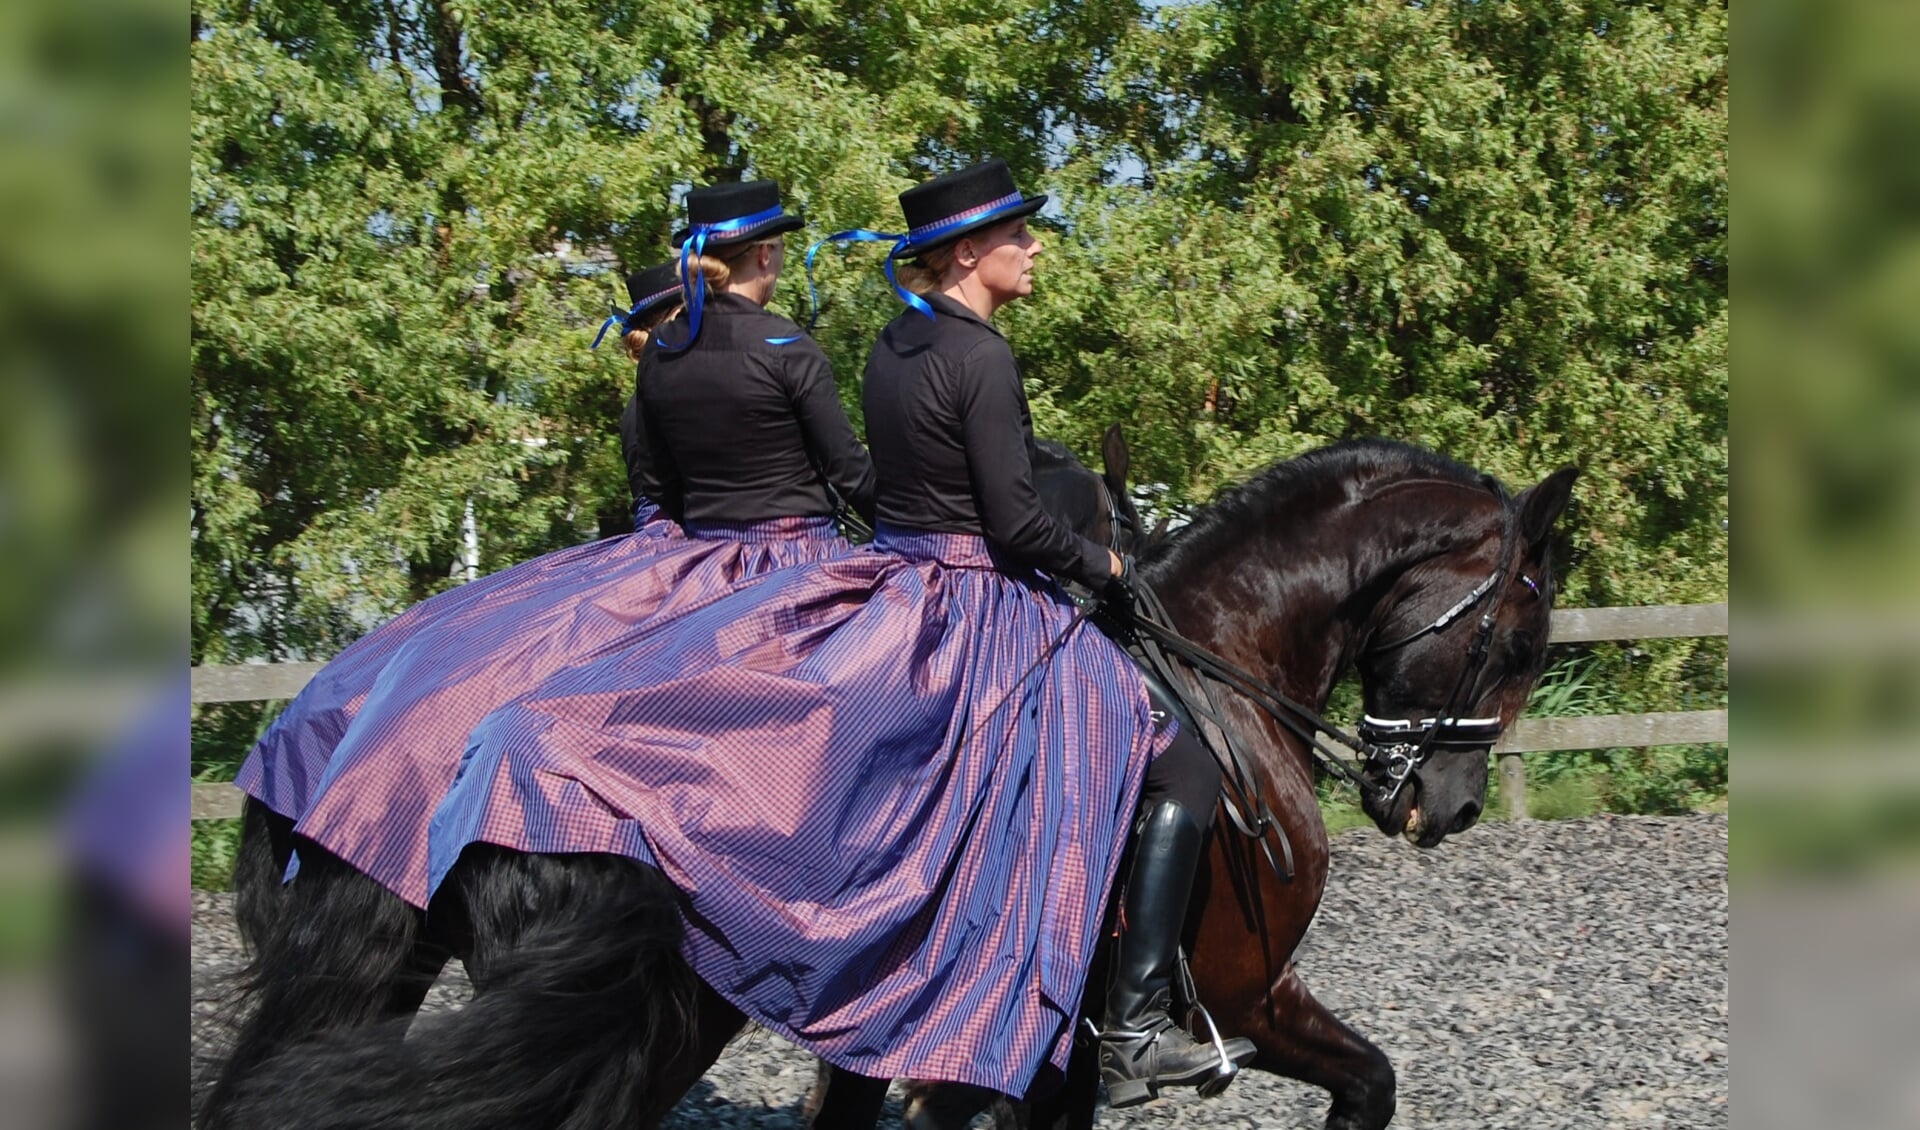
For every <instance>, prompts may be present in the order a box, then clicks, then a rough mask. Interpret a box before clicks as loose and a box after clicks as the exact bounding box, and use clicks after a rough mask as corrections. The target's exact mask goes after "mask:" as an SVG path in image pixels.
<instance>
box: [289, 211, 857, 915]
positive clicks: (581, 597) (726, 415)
mask: <svg viewBox="0 0 1920 1130" xmlns="http://www.w3.org/2000/svg"><path fill="white" fill-rule="evenodd" d="M687 210H688V215H689V218H690V220H691V221H692V226H691V229H690V231H689V232H688V233H683V234H682V240H683V241H690V246H689V247H688V248H687V252H686V254H684V255H683V256H682V270H683V286H684V287H685V288H686V291H687V293H686V296H685V300H686V310H685V312H684V313H683V314H682V315H681V316H680V317H677V318H674V319H672V320H670V321H668V322H667V323H665V324H664V325H662V326H660V327H659V328H658V329H657V330H656V332H655V333H654V335H653V341H652V342H650V343H649V345H648V346H647V348H646V351H645V354H644V356H643V359H642V360H641V362H640V372H639V379H640V386H641V396H642V400H643V402H644V420H645V426H644V431H645V433H646V437H647V445H648V447H649V451H648V452H647V453H646V454H645V455H644V456H643V457H642V459H641V463H642V466H641V468H640V471H641V473H640V474H639V475H638V476H636V477H637V478H638V479H639V480H640V483H641V485H642V488H643V493H644V495H645V497H648V498H651V499H653V500H655V501H656V502H658V503H659V504H660V505H661V506H662V508H663V509H665V510H667V512H668V513H669V515H670V516H672V517H673V518H674V519H675V520H676V521H679V522H680V523H681V524H682V526H683V527H684V528H685V533H686V536H685V537H679V536H664V537H642V536H636V537H629V538H625V539H615V540H616V542H617V543H619V544H623V545H626V546H629V547H634V548H632V549H629V550H626V551H623V552H607V551H602V550H598V549H596V547H595V546H587V547H581V548H580V549H577V550H567V551H562V552H561V553H558V554H550V555H548V556H547V557H545V558H540V559H538V561H537V562H529V563H528V565H525V566H520V567H519V569H520V570H523V571H526V572H527V576H526V577H525V578H524V583H520V584H515V585H514V586H511V587H510V589H509V590H507V591H496V592H494V593H491V594H489V595H488V597H486V598H484V599H483V600H481V601H480V602H477V604H475V605H472V606H470V607H469V608H467V609H463V610H462V614H461V615H460V616H458V617H457V618H456V619H455V620H454V621H453V622H451V623H448V622H444V621H436V622H435V623H434V624H432V625H430V626H428V627H427V628H424V629H422V630H421V631H419V632H418V633H416V634H415V636H414V638H413V639H411V640H409V641H408V642H407V644H406V645H405V646H404V647H402V648H401V649H400V651H399V652H398V653H397V654H396V655H395V656H394V658H393V659H392V660H391V661H390V662H389V663H388V664H387V667H386V669H385V671H384V672H383V673H382V674H381V676H380V678H379V680H378V681H377V682H376V683H375V685H374V686H373V688H372V691H371V693H370V694H369V695H368V696H367V699H366V702H365V704H364V705H363V706H362V707H361V708H360V710H359V712H358V714H357V716H356V717H355V718H354V719H353V722H352V724H351V725H350V726H349V727H348V728H347V730H346V732H345V734H344V736H343V737H342V738H341V739H340V741H339V744H338V747H337V749H335V751H334V753H333V757H332V759H331V761H329V762H328V763H327V766H326V772H325V775H324V776H323V777H322V779H321V782H320V785H319V788H318V789H317V790H316V792H315V795H314V798H313V800H312V802H311V804H310V805H309V806H308V808H307V810H306V812H305V814H304V815H303V816H302V817H301V819H300V822H299V824H298V825H297V826H296V828H295V831H296V832H298V833H299V834H300V835H303V836H306V837H308V838H309V839H311V840H313V841H315V842H317V843H318V844H320V845H321V846H322V847H325V848H326V849H327V850H328V851H330V852H332V853H333V854H335V855H338V856H340V857H341V858H343V859H345V860H346V861H347V862H348V863H349V864H350V865H352V866H354V867H355V868H357V869H358V870H361V871H363V872H365V873H366V874H368V875H370V876H372V877H373V878H374V879H376V880H378V881H379V882H381V883H382V884H383V885H385V886H387V887H388V888H389V889H391V890H393V891H394V892H395V893H396V894H398V895H400V896H401V897H402V898H404V899H406V900H407V901H409V902H411V903H413V904H414V905H416V906H425V905H426V894H427V892H426V821H427V818H428V816H429V815H430V814H431V813H432V812H433V809H434V806H435V805H437V804H438V803H439V801H440V800H441V797H442V795H443V794H444V792H445V790H446V788H447V786H448V785H449V784H450V783H451V781H452V780H453V775H454V771H455V769H456V768H457V766H458V764H459V760H460V755H461V752H462V751H463V750H465V749H466V747H467V742H468V732H469V730H471V728H472V727H473V725H474V723H476V722H478V721H479V720H480V719H481V718H482V717H484V716H485V715H486V713H487V712H488V711H489V710H491V709H493V708H494V707H496V706H498V705H500V704H501V703H504V702H508V701H511V700H512V699H513V698H514V697H515V696H517V695H519V694H521V693H523V692H524V691H526V690H530V689H532V688H533V687H534V686H536V685H538V682H539V680H540V679H542V678H544V677H545V676H546V675H548V674H549V673H551V672H553V671H556V670H560V669H562V668H565V667H567V666H570V665H572V664H574V663H577V662H580V661H582V660H583V659H585V658H587V657H589V656H592V655H595V654H599V653H601V652H602V651H603V650H606V649H617V648H618V647H619V646H621V641H622V640H624V639H625V638H627V637H628V636H630V635H632V634H634V633H635V632H637V631H639V630H640V629H641V628H642V627H643V626H644V625H646V624H647V623H649V622H650V621H652V620H654V619H656V618H661V617H667V616H671V615H677V614H680V613H683V612H686V611H688V610H691V609H694V608H698V607H700V606H701V605H703V604H705V603H708V602H711V601H713V600H715V599H718V598H719V597H721V596H724V595H726V594H727V593H729V592H732V591H734V590H735V589H737V588H740V587H742V586H746V585H751V584H753V583H755V582H757V581H758V580H759V579H760V578H762V577H763V576H765V575H766V574H769V573H771V572H773V571H775V570H777V569H780V568H784V567H786V566H789V565H793V564H797V563H800V562H807V561H817V560H821V559H823V558H829V557H835V556H839V555H841V554H843V553H846V552H847V551H848V550H849V548H850V547H849V546H848V545H847V544H846V542H845V541H844V540H842V539H841V538H840V537H839V535H838V534H836V533H835V532H834V526H833V517H832V515H833V505H832V503H831V502H830V498H831V490H832V489H837V490H838V491H839V493H840V494H841V495H843V496H844V497H846V498H848V499H849V500H851V502H852V504H853V505H854V507H855V508H857V509H861V510H862V511H865V510H866V509H867V508H869V507H870V506H871V498H872V489H873V488H872V483H873V470H872V466H871V463H870V462H869V460H868V458H867V454H866V451H865V449H864V448H863V447H861V445H860V443H859V441H858V440H857V439H856V438H855V436H854V433H853V427H852V425H851V424H849V423H848V421H847V417H846V413H845V412H844V411H843V410H842V409H841V407H840V403H839V400H838V398H837V396H836V394H835V392H834V384H833V379H832V375H831V373H830V372H829V371H828V369H827V363H826V359H825V357H824V356H823V355H822V354H821V353H820V351H819V349H818V348H817V347H815V346H814V345H813V344H812V342H811V341H809V340H807V339H805V338H800V337H798V333H799V331H798V329H797V327H795V326H794V325H793V323H792V322H789V321H787V320H786V319H785V318H781V317H778V316H776V315H773V314H770V313H768V312H767V311H765V310H764V309H762V304H763V303H764V302H765V301H766V300H767V298H768V296H769V295H770V294H771V293H772V290H773V286H774V283H775V281H776V280H777V279H778V277H779V274H780V268H781V265H782V263H783V261H784V255H783V252H782V249H781V244H780V237H781V236H782V235H784V234H785V233H787V232H789V231H792V230H794V229H795V228H798V227H799V226H800V225H801V220H800V218H799V217H798V216H794V215H790V214H788V213H786V212H784V211H783V210H782V208H781V204H780V198H779V189H778V187H777V186H776V185H775V184H774V183H773V182H772V181H756V182H753V183H750V184H733V185H717V186H713V187H709V188H698V189H695V190H694V191H693V192H691V193H689V195H688V198H687ZM689 237H690V240H689ZM692 272H698V274H693V273H692ZM662 301H665V300H664V299H662ZM772 339H779V340H780V341H781V342H782V343H783V344H777V345H776V344H773V340H772ZM790 339H797V340H790ZM688 400H694V401H697V402H698V404H699V405H700V407H701V409H702V410H703V411H704V412H706V413H710V414H709V415H689V414H687V413H686V412H684V411H682V405H683V404H684V403H685V402H687V401H688ZM716 419H718V420H728V421H731V422H732V423H733V429H732V430H731V433H730V434H731V435H733V436H736V437H739V438H740V441H741V442H742V444H743V445H749V444H750V445H751V447H750V448H746V449H744V450H742V451H740V452H734V451H732V450H731V449H728V448H723V447H722V446H721V445H719V444H717V443H716V442H715V436H714V435H713V433H714V432H715V429H714V427H713V421H714V420H716ZM662 464H664V465H666V466H669V467H677V468H684V474H681V473H680V472H677V471H676V472H672V473H671V475H670V477H669V478H668V479H665V480H657V479H655V478H654V477H653V475H654V474H655V472H654V470H653V468H655V467H656V466H659V465H662ZM816 466H818V467H821V468H824V470H825V473H826V474H827V475H829V476H831V479H832V481H831V483H829V482H826V481H823V480H822V478H821V473H820V471H817V470H815V468H816ZM687 483H697V484H698V485H697V489H690V488H688V487H687V486H685V485H684V484H687ZM597 544H598V545H602V546H604V545H606V544H608V543H604V542H603V543H597ZM569 555H571V556H569ZM542 562H545V563H554V564H552V566H551V567H544V568H543V567H541V563H542ZM530 567H531V568H530Z"/></svg>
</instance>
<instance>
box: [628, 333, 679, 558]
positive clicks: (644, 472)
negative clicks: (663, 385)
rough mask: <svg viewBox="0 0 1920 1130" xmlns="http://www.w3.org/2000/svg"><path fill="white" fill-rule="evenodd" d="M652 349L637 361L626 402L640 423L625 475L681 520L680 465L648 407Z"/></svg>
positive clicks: (668, 512) (656, 417)
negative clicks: (628, 398) (628, 397)
mask: <svg viewBox="0 0 1920 1130" xmlns="http://www.w3.org/2000/svg"><path fill="white" fill-rule="evenodd" d="M652 358H653V351H652V350H648V351H647V353H646V355H645V356H644V357H643V358H642V360H641V362H640V371H639V373H638V374H637V375H636V376H635V378H634V391H633V403H632V404H631V405H630V406H629V407H630V408H631V409H632V411H633V413H634V415H635V416H636V417H637V418H638V423H639V427H638V428H637V429H636V430H635V443H634V445H633V446H632V447H631V448H628V449H627V451H626V455H627V459H628V463H627V479H628V481H629V482H630V483H631V484H632V485H633V486H634V487H635V488H636V489H637V490H638V491H639V492H640V493H642V494H644V495H646V497H647V498H649V499H652V500H653V503H654V505H656V506H658V507H660V509H662V510H665V511H666V512H667V516H668V517H670V518H672V519H673V520H674V521H676V522H680V523H682V524H684V523H685V522H686V520H687V494H686V489H685V488H686V483H685V482H684V481H683V480H682V479H681V477H680V467H679V465H678V464H676V463H675V462H674V461H673V449H672V448H671V447H669V446H668V445H667V438H666V436H665V434H663V433H662V432H661V430H660V426H659V424H657V423H656V422H655V421H657V420H658V419H659V418H660V417H659V414H658V413H656V412H650V411H648V410H647V381H648V376H649V373H650V371H651V370H652V368H653V366H652V365H651V364H650V362H651V360H652Z"/></svg>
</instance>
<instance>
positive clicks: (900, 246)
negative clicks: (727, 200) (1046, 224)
mask: <svg viewBox="0 0 1920 1130" xmlns="http://www.w3.org/2000/svg"><path fill="white" fill-rule="evenodd" d="M1026 202H1027V201H1026V198H1025V197H1024V196H1021V195H1020V194H1019V193H1017V192H1016V193H1014V194H1013V195H1012V196H1008V197H1004V198H1002V199H1000V200H996V201H994V202H993V203H992V204H990V205H988V206H987V207H985V208H982V209H977V210H973V211H968V212H963V213H961V214H960V215H958V216H955V217H953V218H952V219H947V220H942V221H940V222H939V223H937V224H927V225H924V226H922V227H917V228H914V229H912V230H911V231H908V232H906V233H904V234H899V233H895V232H879V231H869V230H868V229H866V228H855V229H853V230H851V231H843V232H835V233H833V234H832V235H830V236H827V237H826V238H825V239H820V240H816V241H814V244H813V246H812V247H809V248H807V297H808V298H809V299H811V301H812V303H813V316H812V317H811V318H809V319H808V320H807V332H808V333H812V332H813V324H814V323H815V322H817V321H819V320H820V292H819V290H817V289H815V287H814V285H813V257H814V255H815V253H817V252H818V251H819V250H820V248H821V246H822V245H824V244H828V243H836V244H838V243H886V242H888V241H892V243H893V249H892V250H890V251H888V252H887V285H888V286H891V287H892V288H893V292H894V293H895V294H897V295H899V296H900V300H901V301H902V302H905V303H906V304H907V305H908V306H909V307H911V308H912V309H915V310H918V311H919V312H920V313H922V314H925V315H926V316H927V317H928V318H929V319H931V318H932V317H933V307H932V306H929V305H928V304H927V300H926V299H924V298H922V297H920V296H919V295H917V294H915V293H913V292H912V291H910V290H908V289H907V288H906V287H904V286H901V285H900V280H899V279H897V278H895V277H894V273H893V264H894V261H895V258H896V257H897V256H898V255H899V254H900V252H902V251H904V250H906V248H907V247H908V246H909V245H911V244H915V243H925V242H927V241H928V240H932V239H938V238H939V237H940V236H942V235H944V234H946V233H947V232H950V231H954V230H956V229H958V228H963V227H967V226H970V225H974V224H978V223H980V222H981V221H982V220H990V219H992V218H993V217H995V216H997V215H1000V214H1001V213H1002V212H1009V211H1012V210H1013V209H1015V208H1018V207H1019V206H1020V205H1022V204H1025V203H1026Z"/></svg>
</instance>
